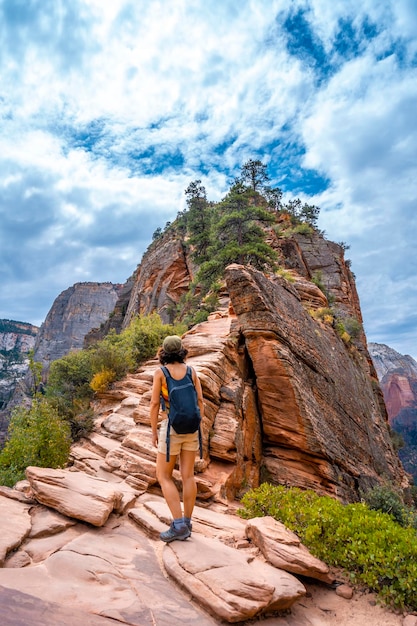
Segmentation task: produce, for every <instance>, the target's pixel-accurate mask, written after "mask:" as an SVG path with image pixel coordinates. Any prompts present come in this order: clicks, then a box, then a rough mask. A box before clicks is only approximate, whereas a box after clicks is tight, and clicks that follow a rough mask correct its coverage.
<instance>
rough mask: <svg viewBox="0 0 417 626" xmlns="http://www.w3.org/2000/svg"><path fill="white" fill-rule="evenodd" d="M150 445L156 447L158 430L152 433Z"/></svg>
mask: <svg viewBox="0 0 417 626" xmlns="http://www.w3.org/2000/svg"><path fill="white" fill-rule="evenodd" d="M152 445H153V447H154V448H157V447H158V432H156V433H152Z"/></svg>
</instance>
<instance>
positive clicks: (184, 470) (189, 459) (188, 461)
mask: <svg viewBox="0 0 417 626" xmlns="http://www.w3.org/2000/svg"><path fill="white" fill-rule="evenodd" d="M195 455H196V453H195V452H193V451H191V450H181V455H180V470H181V477H182V499H183V502H184V517H189V518H191V516H192V514H193V509H194V505H195V499H196V497H197V483H196V482H195V477H194V462H195Z"/></svg>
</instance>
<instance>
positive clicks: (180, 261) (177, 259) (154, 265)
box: [123, 233, 192, 327]
mask: <svg viewBox="0 0 417 626" xmlns="http://www.w3.org/2000/svg"><path fill="white" fill-rule="evenodd" d="M191 280H192V270H191V263H190V259H189V257H188V255H187V254H186V249H185V246H184V244H183V243H182V242H181V241H180V240H179V239H178V238H176V237H175V236H173V235H172V234H170V233H168V234H166V235H164V236H162V237H159V238H158V239H157V240H156V241H155V242H153V244H152V245H151V246H150V247H149V248H148V250H147V252H146V254H145V255H144V258H143V260H142V263H141V264H140V266H139V267H138V270H137V272H136V274H135V278H134V284H133V288H132V293H131V296H130V301H129V306H128V308H127V312H126V315H125V318H124V321H123V327H126V326H127V325H128V324H129V322H130V321H131V319H132V318H133V317H134V316H135V315H137V314H138V313H139V314H144V315H147V314H149V313H152V312H153V311H157V312H158V313H159V315H160V316H161V318H162V320H163V321H164V322H165V323H168V322H170V321H171V318H172V316H173V315H172V311H171V312H170V309H172V307H175V305H176V304H177V303H178V302H179V300H180V298H181V296H182V295H183V294H185V293H186V292H187V291H188V287H189V285H190V282H191Z"/></svg>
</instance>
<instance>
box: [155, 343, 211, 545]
mask: <svg viewBox="0 0 417 626" xmlns="http://www.w3.org/2000/svg"><path fill="white" fill-rule="evenodd" d="M187 352H188V351H187V350H186V349H185V348H184V346H183V344H182V341H181V337H178V336H177V335H171V336H169V337H166V338H165V340H164V342H163V344H162V348H160V349H159V352H158V358H159V361H160V363H161V365H162V367H161V368H158V369H157V370H156V371H155V374H154V378H153V386H152V398H151V405H150V419H151V426H152V443H153V445H154V446H155V447H157V448H158V454H157V459H156V477H157V479H158V482H159V484H160V486H161V489H162V493H163V495H164V498H165V500H166V503H167V505H168V507H169V510H170V511H171V514H172V517H173V522H172V524H171V526H170V527H169V529H168V530H166V531H165V532H162V533H161V534H160V538H161V539H162V541H165V542H167V543H169V542H170V541H174V540H175V539H179V540H181V541H183V540H184V539H188V537H190V535H191V530H192V524H191V516H192V513H193V509H194V504H195V500H196V496H197V484H196V481H195V477H194V462H195V457H196V453H197V451H198V449H199V448H200V456H201V453H202V448H201V431H200V421H201V419H202V418H203V416H204V404H203V392H202V389H201V383H200V381H199V379H198V376H197V374H196V373H195V371H194V369H193V368H191V367H189V366H187V365H186V364H185V357H186V356H187ZM160 405H161V410H162V415H163V418H164V419H163V421H162V423H161V426H160V430H159V435H158V416H159V408H160ZM178 456H179V459H180V472H181V478H182V494H183V506H184V514H183V513H182V511H181V500H180V494H179V492H178V489H177V487H176V485H175V483H174V481H173V478H172V472H173V471H174V468H175V465H176V462H177V458H178Z"/></svg>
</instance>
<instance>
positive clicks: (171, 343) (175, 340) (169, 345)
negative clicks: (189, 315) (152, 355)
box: [162, 335, 183, 352]
mask: <svg viewBox="0 0 417 626" xmlns="http://www.w3.org/2000/svg"><path fill="white" fill-rule="evenodd" d="M182 347H183V346H182V341H181V337H178V335H170V336H169V337H165V339H164V343H163V344H162V348H163V349H164V350H165V352H179V351H180V350H182Z"/></svg>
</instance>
